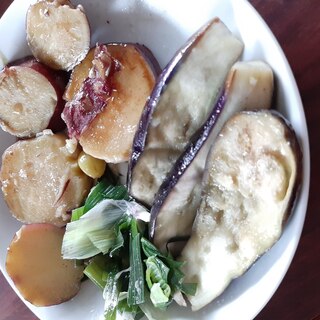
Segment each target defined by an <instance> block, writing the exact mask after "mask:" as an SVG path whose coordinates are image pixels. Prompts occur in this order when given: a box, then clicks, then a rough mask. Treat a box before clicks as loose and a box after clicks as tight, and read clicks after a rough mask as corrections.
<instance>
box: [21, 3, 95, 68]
mask: <svg viewBox="0 0 320 320" xmlns="http://www.w3.org/2000/svg"><path fill="white" fill-rule="evenodd" d="M26 29H27V41H28V45H29V47H30V49H31V51H32V54H33V55H34V56H35V57H36V58H37V59H38V60H39V61H41V62H43V63H44V64H46V65H48V66H49V67H51V68H53V69H59V70H66V71H69V70H72V69H73V68H74V67H75V66H76V65H77V64H78V63H79V62H81V61H82V60H83V59H84V57H85V56H86V54H87V53H88V51H89V48H90V28H89V23H88V20H87V17H86V15H85V13H84V10H83V8H82V6H78V7H76V8H75V7H74V6H73V5H72V4H71V2H70V1H68V0H40V1H38V2H36V3H34V4H32V5H31V6H30V7H29V9H28V12H27V18H26Z"/></svg>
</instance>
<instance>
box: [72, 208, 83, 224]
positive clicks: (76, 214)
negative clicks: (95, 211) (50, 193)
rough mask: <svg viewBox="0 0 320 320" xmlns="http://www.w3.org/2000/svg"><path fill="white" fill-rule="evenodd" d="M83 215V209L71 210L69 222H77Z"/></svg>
mask: <svg viewBox="0 0 320 320" xmlns="http://www.w3.org/2000/svg"><path fill="white" fill-rule="evenodd" d="M83 215H84V207H80V208H77V209H74V210H72V214H71V222H72V221H77V220H79V219H80V217H81V216H83Z"/></svg>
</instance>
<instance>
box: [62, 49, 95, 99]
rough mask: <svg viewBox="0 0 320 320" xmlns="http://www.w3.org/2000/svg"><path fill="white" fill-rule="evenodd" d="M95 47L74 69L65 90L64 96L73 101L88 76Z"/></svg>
mask: <svg viewBox="0 0 320 320" xmlns="http://www.w3.org/2000/svg"><path fill="white" fill-rule="evenodd" d="M94 52H95V48H92V49H91V50H90V51H89V52H88V54H87V55H86V57H85V58H84V59H83V60H82V61H81V63H79V64H78V65H77V66H75V68H74V69H73V70H72V73H71V76H70V80H69V83H68V85H67V87H66V90H65V92H64V95H63V98H64V99H65V100H66V101H71V100H72V99H73V98H74V97H75V95H76V94H77V92H78V91H79V90H80V89H81V87H82V84H83V82H84V81H85V80H86V78H88V76H89V72H90V69H91V68H92V61H93V59H94Z"/></svg>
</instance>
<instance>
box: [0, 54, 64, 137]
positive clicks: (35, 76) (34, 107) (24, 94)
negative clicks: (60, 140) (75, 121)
mask: <svg viewBox="0 0 320 320" xmlns="http://www.w3.org/2000/svg"><path fill="white" fill-rule="evenodd" d="M66 82H67V76H66V74H65V73H62V72H58V71H55V70H52V69H50V68H49V67H47V66H45V65H44V64H42V63H39V62H37V61H36V60H35V59H34V58H32V57H27V58H25V59H23V60H19V61H17V62H15V63H13V64H11V65H10V66H9V67H5V68H4V69H3V70H2V71H1V72H0V104H1V108H0V125H1V127H2V129H3V130H5V131H7V132H9V133H11V134H12V135H15V136H17V137H19V138H24V137H32V136H34V135H36V134H37V133H39V132H41V131H42V130H44V129H46V128H50V129H52V130H53V131H59V130H62V129H63V128H64V126H65V125H64V123H63V121H62V119H61V117H60V115H61V112H62V110H63V108H64V104H65V102H64V101H63V99H62V95H63V92H64V89H65V86H66Z"/></svg>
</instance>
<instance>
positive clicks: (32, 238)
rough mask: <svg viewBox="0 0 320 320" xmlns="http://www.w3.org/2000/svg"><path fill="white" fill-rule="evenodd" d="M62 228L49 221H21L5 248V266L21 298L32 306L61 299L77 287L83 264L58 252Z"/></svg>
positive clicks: (50, 303) (62, 300)
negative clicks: (38, 222)
mask: <svg viewBox="0 0 320 320" xmlns="http://www.w3.org/2000/svg"><path fill="white" fill-rule="evenodd" d="M64 232H65V229H64V228H58V227H56V226H53V225H50V224H30V225H24V226H22V227H21V229H20V230H19V231H18V232H17V233H16V235H15V237H14V239H13V240H12V242H11V244H10V246H9V248H8V253H7V259H6V270H7V272H8V274H9V276H10V277H11V279H12V281H13V282H14V284H15V286H16V288H17V289H18V290H19V292H20V293H21V295H22V296H23V297H24V299H26V300H27V301H29V302H31V303H32V304H34V305H35V306H51V305H56V304H59V303H62V302H65V301H67V300H69V299H71V298H72V297H74V296H75V295H76V294H77V293H78V291H79V290H80V282H81V278H82V277H83V267H82V266H77V265H76V264H75V261H74V260H64V259H63V258H62V256H61V245H62V240H63V235H64Z"/></svg>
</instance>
